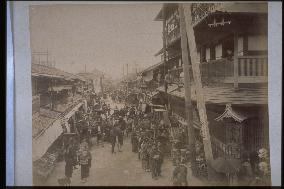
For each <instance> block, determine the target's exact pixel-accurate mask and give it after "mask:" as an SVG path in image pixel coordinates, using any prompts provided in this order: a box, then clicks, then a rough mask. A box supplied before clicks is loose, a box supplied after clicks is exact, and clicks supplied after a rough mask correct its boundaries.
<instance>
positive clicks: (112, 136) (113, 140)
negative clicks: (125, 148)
mask: <svg viewBox="0 0 284 189" xmlns="http://www.w3.org/2000/svg"><path fill="white" fill-rule="evenodd" d="M109 137H110V143H111V153H112V154H114V153H115V151H114V147H115V143H116V134H115V128H114V126H112V128H111V130H110V135H109Z"/></svg>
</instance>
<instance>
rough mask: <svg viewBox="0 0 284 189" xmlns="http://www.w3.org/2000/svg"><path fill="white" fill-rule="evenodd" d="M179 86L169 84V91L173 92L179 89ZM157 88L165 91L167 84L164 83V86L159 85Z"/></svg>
mask: <svg viewBox="0 0 284 189" xmlns="http://www.w3.org/2000/svg"><path fill="white" fill-rule="evenodd" d="M178 88H179V86H178V85H176V84H169V85H168V90H167V93H171V92H173V91H175V90H177V89H178ZM156 90H157V91H160V92H165V86H164V85H163V86H160V87H158V88H157V89H156Z"/></svg>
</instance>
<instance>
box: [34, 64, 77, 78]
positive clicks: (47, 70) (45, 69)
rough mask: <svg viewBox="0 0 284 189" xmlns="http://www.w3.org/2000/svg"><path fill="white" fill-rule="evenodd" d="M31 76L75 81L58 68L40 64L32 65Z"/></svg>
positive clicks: (73, 76) (70, 75) (69, 74)
mask: <svg viewBox="0 0 284 189" xmlns="http://www.w3.org/2000/svg"><path fill="white" fill-rule="evenodd" d="M32 75H33V76H46V77H58V78H63V79H67V80H68V79H76V76H75V75H73V74H71V73H68V72H65V71H62V70H60V69H58V68H54V67H50V66H45V65H40V64H32Z"/></svg>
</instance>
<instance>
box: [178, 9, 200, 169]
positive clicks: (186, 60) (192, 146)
mask: <svg viewBox="0 0 284 189" xmlns="http://www.w3.org/2000/svg"><path fill="white" fill-rule="evenodd" d="M179 15H180V34H181V49H182V61H183V73H184V89H185V113H186V123H187V135H188V145H189V147H190V152H191V167H192V170H193V173H196V163H195V161H196V157H195V133H194V132H195V131H194V128H193V116H192V104H191V82H190V75H189V64H190V63H189V58H188V57H189V53H188V48H187V36H186V28H185V19H184V12H183V8H182V4H179Z"/></svg>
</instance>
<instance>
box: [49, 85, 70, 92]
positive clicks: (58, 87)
mask: <svg viewBox="0 0 284 189" xmlns="http://www.w3.org/2000/svg"><path fill="white" fill-rule="evenodd" d="M71 89H72V86H71V85H62V86H55V87H52V88H51V87H49V88H48V90H49V91H56V92H57V91H62V90H71Z"/></svg>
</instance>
